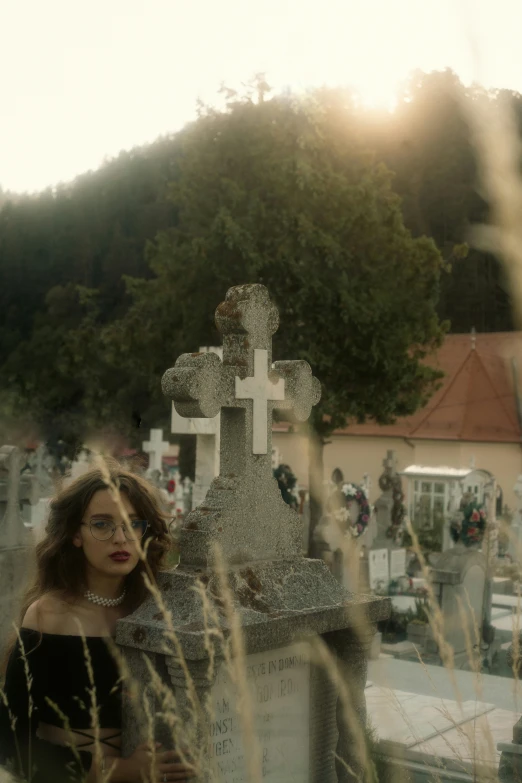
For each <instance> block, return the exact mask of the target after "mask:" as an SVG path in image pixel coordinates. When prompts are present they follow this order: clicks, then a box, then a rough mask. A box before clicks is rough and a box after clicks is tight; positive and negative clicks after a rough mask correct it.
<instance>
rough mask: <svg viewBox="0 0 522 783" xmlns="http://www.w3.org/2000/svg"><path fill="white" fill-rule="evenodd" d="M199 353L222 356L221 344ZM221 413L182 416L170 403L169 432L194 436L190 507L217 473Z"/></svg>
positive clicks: (198, 499)
mask: <svg viewBox="0 0 522 783" xmlns="http://www.w3.org/2000/svg"><path fill="white" fill-rule="evenodd" d="M199 353H215V354H217V356H219V358H220V359H222V358H223V349H222V348H221V346H215V347H212V348H208V347H202V348H200V349H199ZM220 430H221V414H219V413H218V415H217V416H215V417H214V418H213V419H206V418H205V419H203V418H197V419H194V418H184V417H183V416H180V415H179V413H178V412H177V410H176V408H175V406H174V405H172V425H171V432H172V433H173V434H174V435H195V436H196V475H195V481H194V486H193V489H192V507H193V508H196V506H199V505H200V504H201V503H202V502H203V500H204V498H205V495H206V494H207V492H208V490H209V487H210V484H211V482H212V480H213V479H215V478H216V476H217V475H218V474H219V452H220V445H221V444H220Z"/></svg>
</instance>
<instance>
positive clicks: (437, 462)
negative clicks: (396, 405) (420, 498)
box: [274, 332, 522, 509]
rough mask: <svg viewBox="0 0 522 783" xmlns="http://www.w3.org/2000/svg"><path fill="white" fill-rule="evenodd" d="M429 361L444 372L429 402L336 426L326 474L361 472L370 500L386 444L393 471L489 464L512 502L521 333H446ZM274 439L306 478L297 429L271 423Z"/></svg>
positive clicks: (521, 441) (518, 468)
mask: <svg viewBox="0 0 522 783" xmlns="http://www.w3.org/2000/svg"><path fill="white" fill-rule="evenodd" d="M430 364H432V366H434V367H437V368H439V369H441V370H442V371H443V372H444V378H443V380H442V382H441V385H440V388H439V389H438V390H437V391H436V392H435V394H434V395H433V396H432V398H431V399H430V400H429V402H428V404H427V405H426V406H425V407H424V408H422V409H420V410H419V411H417V412H416V413H415V414H413V415H412V416H408V417H404V418H401V419H398V420H397V421H396V422H395V423H394V424H390V425H387V426H382V425H379V424H376V423H375V422H372V421H368V422H366V423H365V424H357V423H355V422H354V423H352V424H350V425H349V426H348V427H346V428H345V429H342V430H338V431H337V432H335V433H334V434H333V435H332V436H331V438H330V439H329V440H330V443H329V444H328V445H327V446H326V447H325V478H329V477H330V475H331V473H332V471H333V470H334V468H336V467H339V468H340V469H341V470H342V472H343V474H344V477H345V479H346V480H350V481H356V482H360V481H361V480H362V478H363V475H364V474H365V473H368V474H369V475H370V477H371V480H372V500H375V499H376V497H377V495H378V492H379V490H378V486H377V479H378V478H379V476H380V474H381V472H382V461H383V459H384V457H385V456H386V451H387V450H388V449H393V450H394V451H395V452H396V455H397V459H398V463H399V470H404V469H405V468H406V467H408V466H409V465H413V464H415V465H426V466H427V467H430V466H431V467H437V466H448V467H450V468H468V467H470V466H471V465H473V466H476V467H477V468H481V469H483V470H487V471H490V472H491V473H493V474H494V475H495V477H496V479H497V482H498V485H499V486H500V487H501V489H502V491H503V495H504V502H505V503H507V504H508V506H510V508H512V509H514V508H515V507H516V500H515V495H514V493H513V486H514V484H515V481H516V479H517V477H518V475H519V474H521V473H522V448H521V446H522V426H521V415H522V413H521V412H522V405H521V397H522V332H502V333H493V334H471V335H470V334H450V335H448V336H447V337H446V340H445V341H444V344H443V345H442V347H441V348H440V349H439V351H438V352H437V354H436V356H434V357H433V358H432V359H431V361H430ZM274 446H276V447H277V448H278V449H279V451H280V453H281V455H282V460H283V461H284V462H286V463H288V464H289V465H290V466H291V467H292V469H293V470H294V472H295V473H296V475H297V476H298V479H299V481H300V483H302V484H304V485H305V486H306V485H308V477H307V470H308V457H307V447H306V439H305V438H304V437H303V435H297V434H294V433H291V432H290V431H289V429H288V427H287V426H285V425H276V428H275V431H274Z"/></svg>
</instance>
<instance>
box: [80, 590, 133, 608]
mask: <svg viewBox="0 0 522 783" xmlns="http://www.w3.org/2000/svg"><path fill="white" fill-rule="evenodd" d="M125 593H126V591H125V590H124V591H123V593H122V594H121V595H120V597H119V598H102V596H101V595H95V594H94V593H91V591H90V590H86V592H85V593H84V596H85V598H86V599H87V600H88V601H90V602H91V604H97V605H98V606H119V605H120V604H122V603H123V601H124V600H125Z"/></svg>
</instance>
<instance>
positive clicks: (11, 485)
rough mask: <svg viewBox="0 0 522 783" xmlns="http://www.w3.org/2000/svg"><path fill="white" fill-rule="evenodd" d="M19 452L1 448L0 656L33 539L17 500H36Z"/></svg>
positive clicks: (14, 618)
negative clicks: (23, 469) (23, 473)
mask: <svg viewBox="0 0 522 783" xmlns="http://www.w3.org/2000/svg"><path fill="white" fill-rule="evenodd" d="M20 468H21V454H20V450H19V449H17V448H15V447H14V446H2V448H0V656H1V655H2V650H3V649H4V646H5V643H6V642H7V640H8V638H9V636H10V635H11V633H12V625H11V624H12V622H13V621H18V608H19V601H20V599H21V597H22V594H23V592H24V590H25V588H26V587H27V583H28V579H29V577H30V566H31V560H32V558H31V556H32V552H33V540H32V536H31V531H30V529H28V528H27V527H26V526H25V525H24V522H23V519H22V516H21V513H20V504H21V503H22V502H23V501H24V500H29V501H30V502H31V503H36V501H37V498H38V494H37V487H36V482H35V478H34V476H33V475H32V474H25V475H23V476H21V475H20Z"/></svg>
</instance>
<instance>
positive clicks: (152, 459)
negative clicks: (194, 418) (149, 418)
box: [143, 430, 170, 471]
mask: <svg viewBox="0 0 522 783" xmlns="http://www.w3.org/2000/svg"><path fill="white" fill-rule="evenodd" d="M169 445H170V444H169V442H168V440H163V430H151V431H150V440H146V441H145V442H144V443H143V451H144V452H145V453H146V454H148V455H149V470H159V471H161V470H162V457H163V455H164V454H165V452H166V451H167V449H168V447H169Z"/></svg>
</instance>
